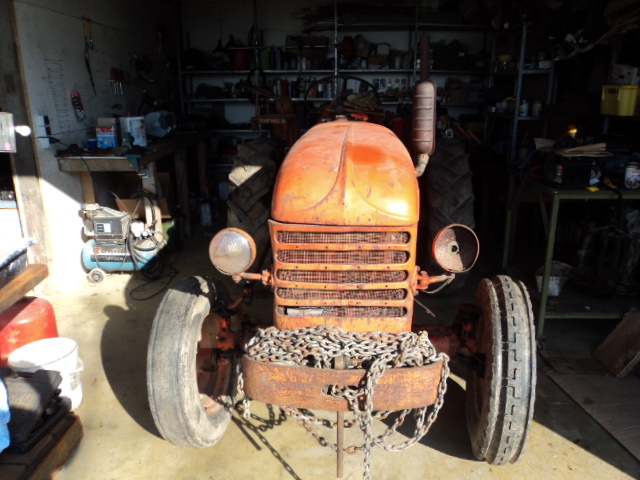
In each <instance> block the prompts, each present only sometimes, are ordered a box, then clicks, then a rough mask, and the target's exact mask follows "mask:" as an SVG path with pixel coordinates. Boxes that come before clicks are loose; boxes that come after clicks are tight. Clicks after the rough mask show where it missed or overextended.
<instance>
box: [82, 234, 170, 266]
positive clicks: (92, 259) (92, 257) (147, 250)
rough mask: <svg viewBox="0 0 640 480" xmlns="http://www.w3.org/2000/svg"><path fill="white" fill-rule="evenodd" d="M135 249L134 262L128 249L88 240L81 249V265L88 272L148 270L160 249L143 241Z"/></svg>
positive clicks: (119, 245) (115, 244) (120, 245)
mask: <svg viewBox="0 0 640 480" xmlns="http://www.w3.org/2000/svg"><path fill="white" fill-rule="evenodd" d="M132 248H135V261H134V257H133V256H132V255H131V252H130V250H129V248H128V247H127V246H125V245H122V244H117V243H112V244H109V243H108V244H105V243H100V244H97V243H96V241H95V240H89V241H88V242H87V243H85V244H84V248H83V249H82V264H83V265H84V266H85V268H87V269H88V270H93V269H94V268H99V269H101V270H104V271H105V272H133V271H136V270H150V269H152V268H153V267H154V265H155V263H156V261H157V255H158V252H159V251H160V248H159V247H157V246H154V245H153V244H152V243H151V241H145V242H143V243H142V244H140V245H139V246H138V247H137V248H136V247H132Z"/></svg>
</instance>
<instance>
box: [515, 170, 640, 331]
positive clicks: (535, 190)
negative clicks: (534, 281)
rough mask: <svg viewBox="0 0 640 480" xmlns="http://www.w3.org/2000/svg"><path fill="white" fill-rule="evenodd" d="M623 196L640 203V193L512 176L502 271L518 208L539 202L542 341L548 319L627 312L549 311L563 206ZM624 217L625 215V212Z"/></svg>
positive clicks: (618, 315)
mask: <svg viewBox="0 0 640 480" xmlns="http://www.w3.org/2000/svg"><path fill="white" fill-rule="evenodd" d="M619 195H620V196H621V198H622V200H623V201H625V200H640V190H626V189H617V190H616V191H613V190H611V189H602V188H601V189H600V190H597V191H591V190H588V189H586V188H582V189H559V188H554V187H550V186H548V185H546V184H544V183H542V182H541V181H539V180H536V179H527V180H526V183H523V182H521V181H520V179H519V178H518V177H517V176H516V175H510V176H509V194H508V203H507V216H506V223H505V240H504V251H503V255H502V269H503V270H504V269H506V268H507V267H508V266H509V260H510V254H511V252H512V250H513V244H514V241H515V233H516V222H517V219H518V206H519V204H521V203H538V204H539V205H540V213H541V215H542V221H543V224H544V227H545V231H546V234H547V245H546V250H545V257H544V273H543V277H542V286H541V293H540V306H539V310H538V315H537V325H536V336H537V338H538V339H541V338H542V334H543V331H544V323H545V319H547V318H549V319H556V318H558V319H559V318H579V319H586V318H594V319H617V318H622V316H623V314H624V311H622V310H619V309H612V310H610V311H602V310H596V311H575V312H548V311H547V304H548V300H549V277H550V273H551V262H552V261H553V252H554V246H555V241H556V227H557V224H558V212H559V211H560V204H561V203H563V202H570V201H603V200H609V201H611V200H617V199H619V198H620V197H619ZM547 204H550V215H549V214H548V213H547V208H546V205H547ZM621 214H622V215H624V212H621Z"/></svg>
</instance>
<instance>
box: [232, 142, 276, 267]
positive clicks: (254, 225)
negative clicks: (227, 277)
mask: <svg viewBox="0 0 640 480" xmlns="http://www.w3.org/2000/svg"><path fill="white" fill-rule="evenodd" d="M274 150H275V143H274V142H272V141H271V140H268V139H257V140H253V141H251V142H247V143H246V144H244V145H239V146H238V155H237V156H235V157H234V158H233V165H234V166H233V170H232V171H231V173H230V174H229V182H230V184H231V192H230V193H229V198H228V200H227V206H228V208H229V210H228V215H227V227H233V228H239V229H240V230H243V231H245V232H247V233H248V234H249V235H251V236H252V237H253V239H254V241H255V243H256V246H257V248H258V252H257V254H256V259H255V261H254V262H253V264H252V265H251V266H250V267H249V269H248V271H250V272H257V271H259V270H260V268H261V266H262V263H263V262H264V259H265V257H266V255H267V253H268V250H267V247H265V246H266V245H269V224H268V220H269V209H270V207H271V195H272V192H273V184H274V179H275V175H276V164H275V162H274V161H273V159H272V158H271V157H272V155H273V152H274Z"/></svg>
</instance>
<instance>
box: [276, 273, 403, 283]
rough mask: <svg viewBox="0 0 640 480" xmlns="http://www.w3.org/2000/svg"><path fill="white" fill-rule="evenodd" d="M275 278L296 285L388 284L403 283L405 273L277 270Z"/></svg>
mask: <svg viewBox="0 0 640 480" xmlns="http://www.w3.org/2000/svg"><path fill="white" fill-rule="evenodd" d="M276 276H277V278H278V280H283V281H285V282H296V283H388V282H404V281H405V280H406V279H407V272H403V271H394V272H378V271H363V270H356V271H353V270H350V271H345V272H340V271H333V272H332V271H326V270H325V271H321V272H316V271H313V270H278V271H277V274H276Z"/></svg>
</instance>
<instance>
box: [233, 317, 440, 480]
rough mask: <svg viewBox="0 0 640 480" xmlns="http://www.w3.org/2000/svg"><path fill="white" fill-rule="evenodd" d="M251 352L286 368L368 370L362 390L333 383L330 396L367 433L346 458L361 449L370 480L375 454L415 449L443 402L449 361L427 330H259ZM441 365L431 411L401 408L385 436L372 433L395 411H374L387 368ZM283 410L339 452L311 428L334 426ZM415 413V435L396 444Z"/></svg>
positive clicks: (245, 412) (303, 412)
mask: <svg viewBox="0 0 640 480" xmlns="http://www.w3.org/2000/svg"><path fill="white" fill-rule="evenodd" d="M247 354H248V355H249V357H251V358H252V359H253V360H255V361H258V362H265V363H278V364H282V365H292V366H293V365H299V366H302V367H312V368H328V369H331V368H334V359H335V358H336V357H340V356H344V357H345V358H346V359H347V362H348V363H347V368H349V369H362V370H366V373H365V382H364V385H363V386H362V387H360V388H357V389H356V388H353V387H343V386H338V385H332V386H331V387H329V390H328V394H329V395H332V396H333V397H335V398H344V399H346V400H347V401H348V402H349V406H350V408H351V410H352V411H353V412H354V420H346V421H345V423H344V425H345V428H349V427H352V426H354V425H356V424H357V425H358V426H359V427H360V429H361V430H362V432H363V434H364V444H362V445H360V446H356V445H351V446H348V447H345V448H344V451H345V452H346V453H348V454H353V453H355V452H357V451H362V452H363V453H364V479H365V480H370V479H371V451H372V450H373V447H379V448H382V449H384V450H385V451H388V452H399V451H401V450H404V449H406V448H408V447H411V446H413V445H415V444H416V443H417V442H419V441H420V439H422V437H423V436H424V435H425V434H426V433H427V432H428V431H429V429H430V428H431V425H432V424H433V422H434V421H435V419H436V418H437V416H438V413H439V411H440V409H441V408H442V405H443V403H444V394H445V392H446V391H447V378H448V377H449V365H448V364H449V357H448V356H447V355H446V354H444V353H437V352H436V349H435V347H434V346H433V344H432V343H431V342H430V341H429V336H428V334H427V332H421V333H419V334H416V333H413V332H402V333H399V334H394V333H389V332H366V333H358V332H345V331H343V330H342V329H340V328H338V327H335V326H330V325H320V326H316V327H307V328H299V329H296V330H278V329H277V328H275V327H269V328H267V329H261V330H259V331H258V333H257V334H256V335H255V336H254V337H253V338H252V339H251V340H250V341H249V343H248V345H247ZM437 362H442V365H443V368H442V375H441V379H440V384H439V385H438V395H437V398H436V401H435V403H434V404H433V406H432V407H431V408H429V407H428V406H426V407H422V408H418V409H413V410H403V411H401V412H400V413H399V414H398V417H397V418H396V419H395V420H394V422H393V424H392V425H391V426H390V427H388V428H387V429H386V430H385V432H384V433H383V434H381V435H378V436H375V435H374V433H373V421H374V420H382V419H385V418H387V416H388V415H389V414H390V413H391V412H387V411H378V412H374V411H373V397H374V393H375V387H376V384H377V383H378V381H379V380H380V378H381V377H382V376H383V375H384V373H385V371H386V369H387V368H400V367H420V366H423V365H429V364H432V363H437ZM243 384H244V383H243V380H242V374H240V375H239V376H238V393H240V394H241V395H243V416H244V418H245V419H247V420H248V419H249V418H250V411H249V406H250V401H249V399H248V398H247V396H246V395H244V391H243ZM359 399H364V405H363V406H364V408H362V409H361V408H360V405H361V404H360V401H359ZM282 409H283V410H284V411H285V412H286V413H287V415H290V416H292V417H294V418H296V419H297V420H298V424H300V425H301V426H302V427H303V428H304V429H305V430H306V431H307V433H308V434H309V435H310V436H311V437H312V438H314V439H315V440H316V441H317V442H318V443H319V444H320V445H322V446H325V447H329V448H330V449H331V450H333V451H334V452H337V450H338V447H337V445H336V444H335V443H331V442H328V441H327V440H326V439H325V438H324V437H322V436H320V435H319V434H318V433H316V432H315V431H314V429H313V425H316V426H323V427H327V428H335V427H336V423H335V422H332V421H330V420H326V419H321V418H318V417H316V416H315V415H313V413H311V412H310V411H308V410H305V409H297V408H291V407H282ZM411 412H413V416H414V418H415V423H416V426H415V430H414V432H413V436H412V437H411V438H409V439H408V440H406V441H405V442H402V443H400V444H392V443H389V442H388V441H387V439H388V438H389V437H390V436H391V435H393V434H394V433H395V432H396V430H397V429H398V428H399V427H400V426H401V425H402V424H403V423H404V421H405V419H406V417H407V416H408V414H409V413H411Z"/></svg>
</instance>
